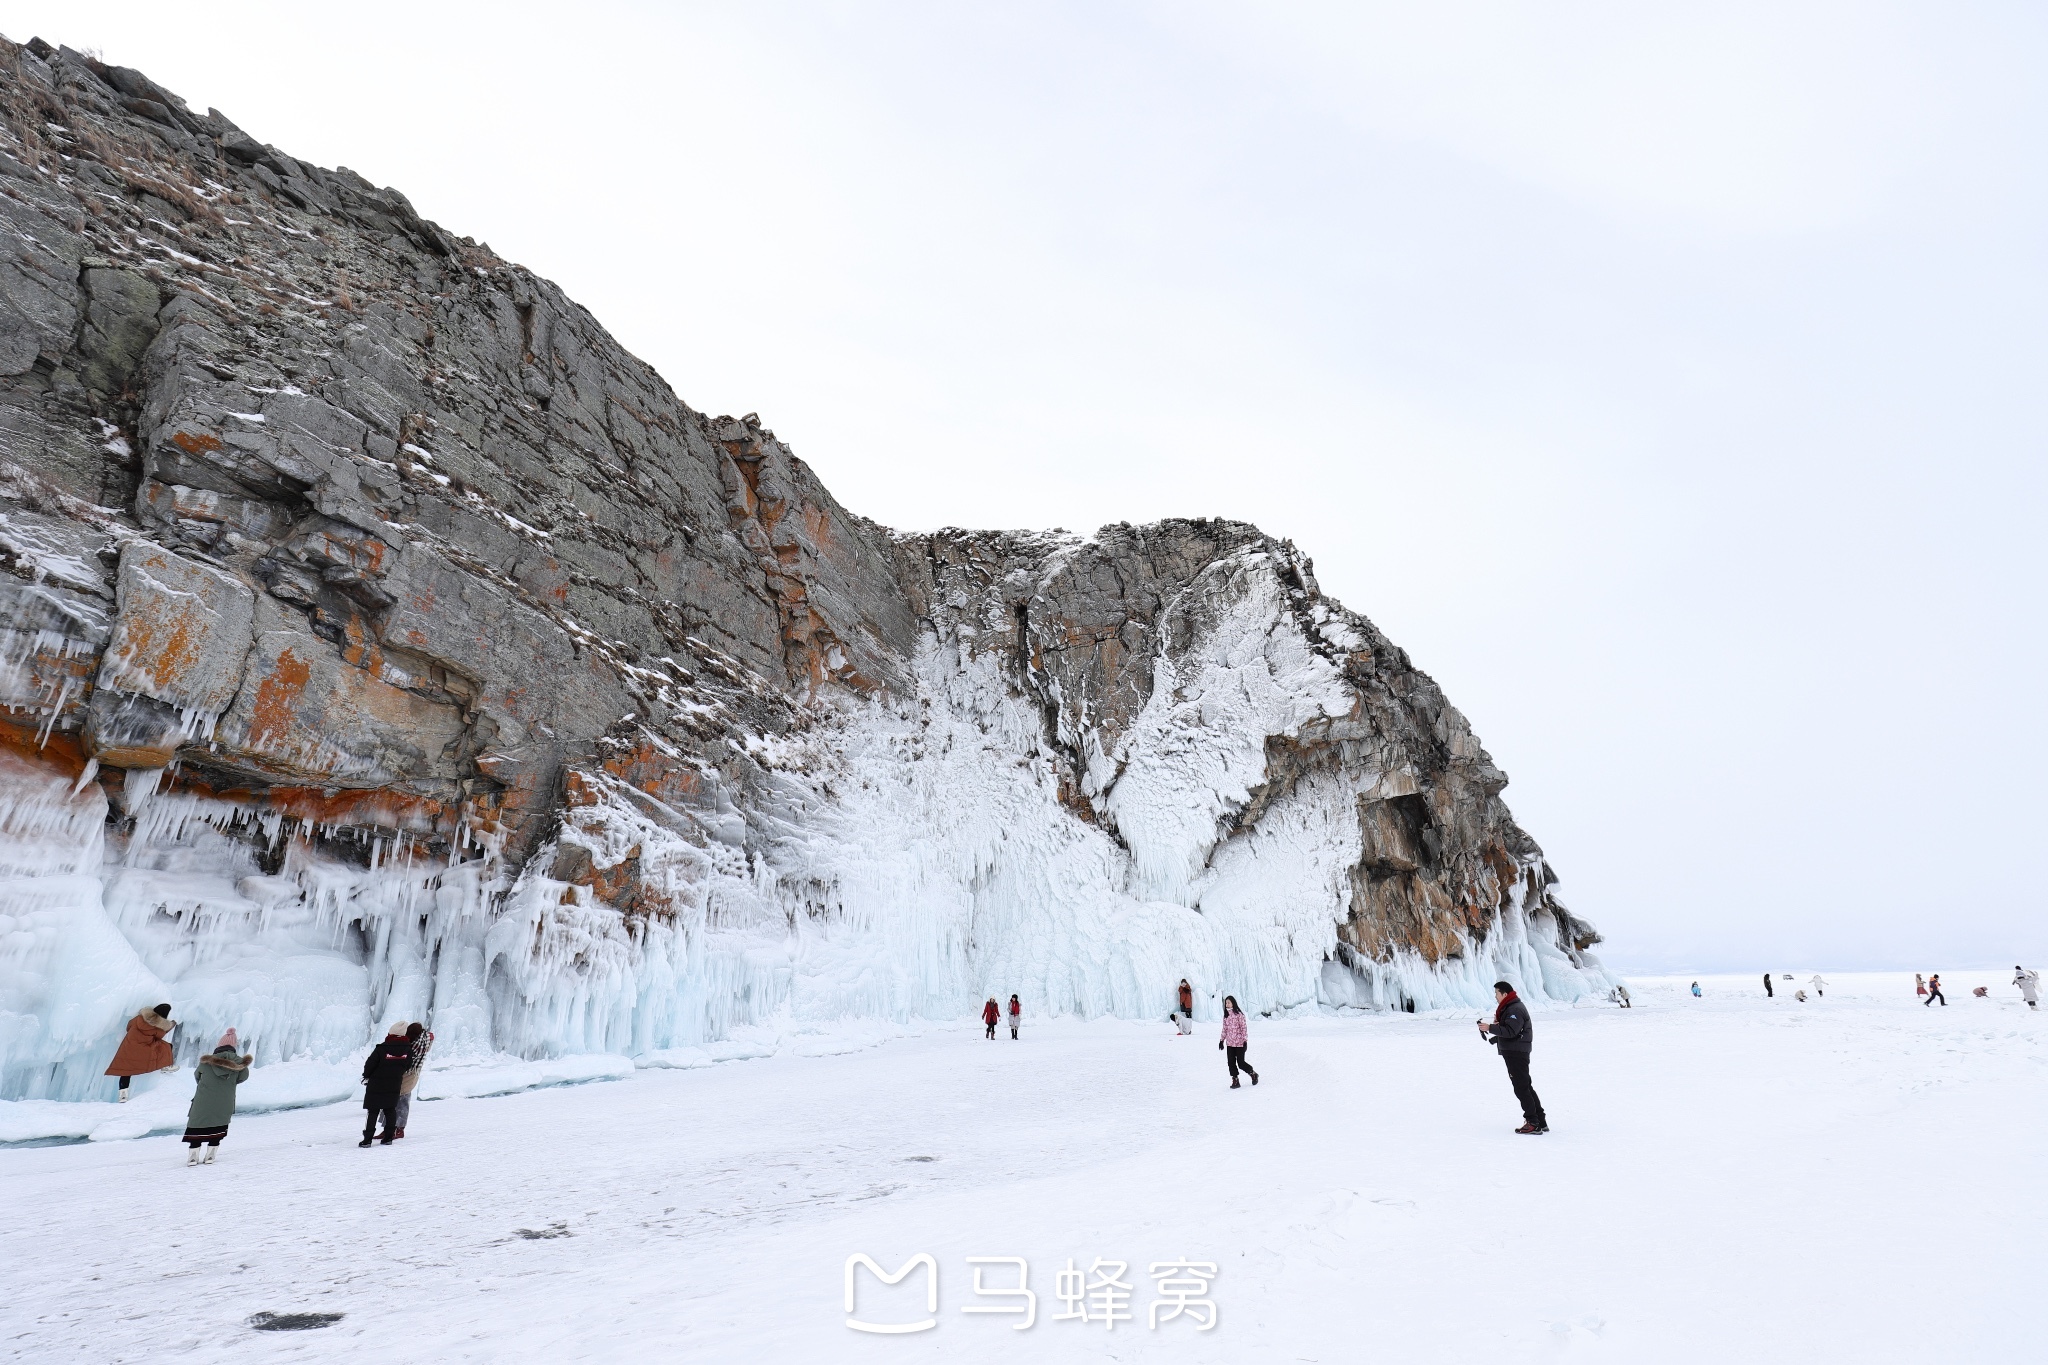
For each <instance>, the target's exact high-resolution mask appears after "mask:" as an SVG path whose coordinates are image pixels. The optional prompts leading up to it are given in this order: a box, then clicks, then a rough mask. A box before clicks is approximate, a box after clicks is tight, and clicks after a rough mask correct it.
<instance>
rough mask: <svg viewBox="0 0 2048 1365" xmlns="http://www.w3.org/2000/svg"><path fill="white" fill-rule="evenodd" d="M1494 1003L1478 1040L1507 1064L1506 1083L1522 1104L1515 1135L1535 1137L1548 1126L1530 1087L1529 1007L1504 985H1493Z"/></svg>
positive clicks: (1531, 1040)
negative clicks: (1496, 1002)
mask: <svg viewBox="0 0 2048 1365" xmlns="http://www.w3.org/2000/svg"><path fill="white" fill-rule="evenodd" d="M1493 996H1494V999H1496V1000H1498V1001H1499V1002H1500V1004H1499V1006H1498V1007H1497V1008H1496V1009H1495V1010H1494V1012H1493V1022H1492V1023H1491V1024H1489V1023H1487V1022H1486V1021H1485V1020H1484V1019H1481V1020H1478V1021H1477V1022H1478V1024H1479V1036H1480V1037H1481V1038H1483V1039H1485V1040H1486V1041H1487V1042H1489V1043H1492V1044H1493V1045H1494V1046H1495V1047H1496V1048H1499V1049H1500V1059H1501V1060H1502V1061H1503V1062H1506V1063H1507V1064H1508V1079H1509V1080H1510V1081H1512V1082H1513V1083H1514V1087H1515V1098H1516V1099H1518V1100H1520V1101H1521V1102H1522V1126H1521V1127H1520V1128H1517V1129H1515V1131H1516V1132H1518V1133H1527V1134H1530V1135H1532V1136H1533V1135H1535V1134H1538V1133H1547V1132H1549V1131H1550V1123H1549V1121H1548V1120H1546V1119H1545V1118H1544V1117H1543V1101H1542V1100H1539V1099H1537V1098H1536V1087H1535V1086H1533V1085H1531V1084H1529V1050H1530V1048H1531V1047H1532V1046H1534V1044H1535V1041H1536V1026H1535V1025H1534V1024H1533V1023H1531V1022H1530V1019H1529V1007H1528V1006H1527V1005H1525V1004H1523V1003H1522V1000H1521V997H1520V996H1518V995H1516V994H1515V988H1514V987H1513V986H1510V985H1509V984H1508V983H1507V982H1505V981H1496V982H1494V983H1493Z"/></svg>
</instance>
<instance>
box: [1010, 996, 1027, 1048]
mask: <svg viewBox="0 0 2048 1365" xmlns="http://www.w3.org/2000/svg"><path fill="white" fill-rule="evenodd" d="M1023 1022H1024V1007H1023V1006H1022V1005H1020V1004H1019V1003H1017V997H1016V996H1014V995H1013V996H1011V997H1010V1041H1011V1042H1013V1043H1014V1042H1016V1041H1017V1026H1018V1025H1019V1024H1021V1023H1023Z"/></svg>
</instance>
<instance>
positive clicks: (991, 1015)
mask: <svg viewBox="0 0 2048 1365" xmlns="http://www.w3.org/2000/svg"><path fill="white" fill-rule="evenodd" d="M1002 1017H1003V1012H1002V1011H1001V1010H999V1009H997V1008H996V998H995V997H994V996H993V995H991V996H990V997H989V998H988V1003H987V1004H986V1005H983V1006H982V1007H981V1022H982V1023H984V1024H987V1025H988V1036H989V1041H991V1042H993V1041H995V1036H996V1020H998V1019H1000V1018H1002Z"/></svg>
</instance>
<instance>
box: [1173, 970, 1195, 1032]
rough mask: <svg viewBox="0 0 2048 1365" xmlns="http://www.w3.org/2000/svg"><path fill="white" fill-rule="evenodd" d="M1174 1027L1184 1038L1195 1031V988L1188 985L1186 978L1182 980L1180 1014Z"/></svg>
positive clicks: (1175, 1020)
mask: <svg viewBox="0 0 2048 1365" xmlns="http://www.w3.org/2000/svg"><path fill="white" fill-rule="evenodd" d="M1174 1026H1175V1027H1176V1028H1178V1029H1179V1030H1180V1033H1181V1036H1182V1037H1186V1036H1187V1035H1188V1034H1190V1033H1193V1032H1194V1031H1195V988H1194V987H1193V986H1190V985H1189V984H1188V979H1187V978H1186V977H1182V978H1181V979H1180V1013H1179V1015H1177V1016H1176V1017H1175V1019H1174Z"/></svg>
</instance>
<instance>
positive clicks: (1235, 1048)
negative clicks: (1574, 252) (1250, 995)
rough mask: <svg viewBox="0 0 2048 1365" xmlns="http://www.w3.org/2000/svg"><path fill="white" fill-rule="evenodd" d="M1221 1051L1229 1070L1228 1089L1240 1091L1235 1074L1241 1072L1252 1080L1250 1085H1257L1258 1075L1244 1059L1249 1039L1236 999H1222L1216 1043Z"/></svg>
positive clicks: (1228, 996)
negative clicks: (1220, 1033) (1221, 1017)
mask: <svg viewBox="0 0 2048 1365" xmlns="http://www.w3.org/2000/svg"><path fill="white" fill-rule="evenodd" d="M1216 1046H1217V1047H1220V1048H1222V1049H1223V1060H1224V1063H1225V1064H1226V1065H1227V1066H1229V1068H1230V1088H1231V1089H1232V1090H1237V1089H1240V1088H1241V1087H1240V1086H1239V1085H1238V1083H1237V1073H1238V1072H1240V1071H1242V1072H1244V1074H1245V1075H1247V1076H1249V1077H1251V1078H1252V1084H1253V1085H1257V1084H1258V1083H1259V1073H1258V1072H1256V1071H1254V1070H1252V1064H1251V1063H1250V1062H1248V1061H1246V1060H1245V1059H1244V1050H1245V1049H1246V1048H1247V1047H1250V1046H1251V1039H1250V1038H1248V1037H1247V1036H1246V1035H1245V1028H1244V1011H1243V1010H1241V1009H1239V1008H1238V1007H1237V997H1236V996H1234V995H1226V996H1224V997H1223V1036H1222V1037H1221V1038H1219V1039H1217V1041H1216Z"/></svg>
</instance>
